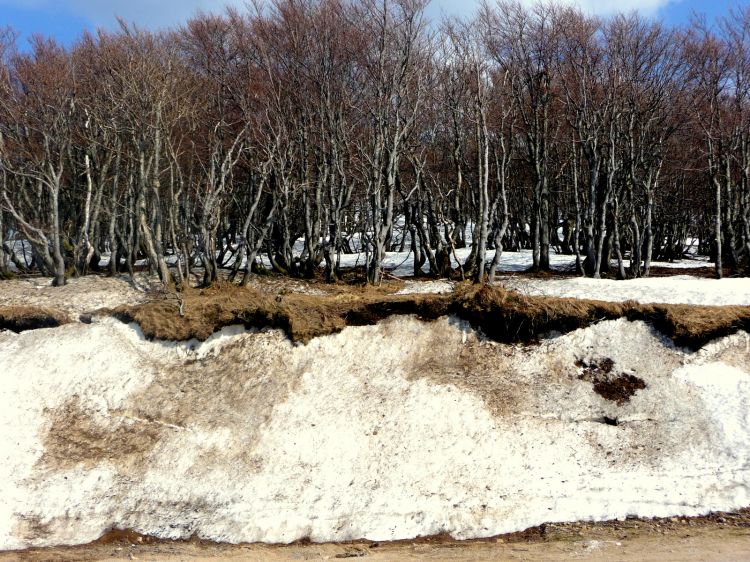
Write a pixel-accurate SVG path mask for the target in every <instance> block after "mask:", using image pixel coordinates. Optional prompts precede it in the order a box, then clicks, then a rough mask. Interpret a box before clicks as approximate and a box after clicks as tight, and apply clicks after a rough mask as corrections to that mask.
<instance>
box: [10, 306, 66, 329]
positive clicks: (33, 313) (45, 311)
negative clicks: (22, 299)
mask: <svg viewBox="0 0 750 562" xmlns="http://www.w3.org/2000/svg"><path fill="white" fill-rule="evenodd" d="M67 322H68V319H67V318H66V316H65V314H63V313H62V312H60V311H59V310H53V309H51V308H38V307H35V306H0V330H10V331H11V332H16V333H19V332H25V331H26V330H36V329H38V328H56V327H57V326H61V325H62V324H66V323H67Z"/></svg>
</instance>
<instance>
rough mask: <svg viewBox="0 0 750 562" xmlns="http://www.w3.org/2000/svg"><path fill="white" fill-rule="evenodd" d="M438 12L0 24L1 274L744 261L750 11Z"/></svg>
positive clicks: (605, 266) (364, 3)
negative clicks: (24, 41)
mask: <svg viewBox="0 0 750 562" xmlns="http://www.w3.org/2000/svg"><path fill="white" fill-rule="evenodd" d="M424 9H425V2H423V1H422V0H351V1H346V0H275V1H274V2H271V3H267V4H258V5H256V6H255V7H251V8H248V9H246V10H239V11H235V10H227V11H226V12H225V13H224V14H223V15H197V16H195V17H194V18H193V19H192V20H190V21H189V22H187V23H186V24H185V25H184V26H183V27H180V28H177V29H168V30H163V31H161V32H158V33H154V32H149V31H144V30H142V29H137V28H135V27H133V26H130V25H128V24H126V23H124V22H123V23H122V24H121V27H120V29H119V30H118V31H114V32H110V31H100V32H98V33H97V34H83V35H82V36H81V37H80V39H79V40H78V41H77V42H76V43H75V44H74V45H72V46H71V47H69V48H67V47H63V46H61V45H60V44H57V43H56V42H55V41H54V40H51V39H48V38H44V37H36V38H34V40H33V41H32V43H31V45H30V47H28V48H27V47H26V46H21V45H18V44H17V43H18V41H17V38H16V34H15V33H14V31H13V30H12V29H5V30H3V31H1V32H0V247H1V248H2V250H0V276H2V275H6V276H7V275H9V274H10V272H11V270H14V271H15V270H18V271H21V272H34V271H36V272H39V273H41V274H44V275H47V276H51V277H53V278H54V283H55V284H57V285H61V284H64V283H65V279H66V277H70V276H75V275H85V274H87V273H90V272H94V271H105V272H109V273H110V274H116V273H117V272H120V271H122V272H130V273H131V275H132V273H133V271H134V269H135V268H136V267H138V264H141V267H143V264H144V263H145V264H147V266H148V267H149V268H150V269H151V270H152V271H154V272H155V273H158V275H159V277H160V278H161V280H162V282H163V283H165V284H174V285H176V286H178V287H179V286H180V285H181V284H182V283H184V282H185V279H186V278H187V276H188V275H189V274H190V272H191V271H192V270H194V269H195V270H198V271H200V272H202V275H203V283H205V284H211V283H212V282H213V281H215V280H216V279H217V278H219V276H220V272H221V270H222V269H223V270H226V273H227V274H228V275H229V276H230V277H231V278H232V279H236V280H238V281H240V280H241V281H242V282H247V281H248V278H249V276H250V275H252V274H253V273H254V272H255V271H258V270H259V269H261V268H269V267H270V268H271V269H273V270H275V271H277V272H280V273H283V274H288V275H292V276H300V277H309V276H313V275H318V274H322V272H324V275H325V276H326V277H327V279H329V280H336V279H337V278H338V277H339V276H340V274H341V256H342V254H346V253H352V252H361V253H362V254H363V256H364V260H365V261H364V263H365V264H366V274H367V279H368V281H369V282H371V283H377V282H378V281H379V280H380V278H381V276H382V275H383V272H382V259H383V257H384V255H385V252H387V251H392V250H400V251H407V250H408V251H411V252H413V256H414V258H415V260H414V263H415V266H414V268H415V274H421V271H422V269H423V267H425V266H427V265H429V272H430V273H429V274H430V275H433V276H447V275H450V274H451V271H450V269H451V260H450V257H451V255H452V254H454V253H455V250H456V249H457V248H462V247H467V245H470V246H471V247H472V251H471V254H470V256H469V258H468V260H465V261H464V263H462V265H461V274H462V275H465V276H466V277H467V278H473V279H474V280H476V281H478V282H481V281H486V280H488V281H490V282H491V281H492V280H493V278H494V275H495V270H496V266H497V265H498V262H499V258H500V256H501V254H502V252H503V250H510V251H512V250H517V249H519V248H531V249H532V250H533V265H534V268H535V269H538V270H545V269H549V256H550V252H561V253H566V254H570V255H571V256H573V255H574V256H575V257H576V264H577V267H578V270H579V273H581V274H585V275H589V276H593V277H599V276H602V275H609V276H613V277H618V278H632V277H639V276H647V275H649V269H650V264H651V260H652V259H653V260H656V259H660V260H668V259H674V258H678V257H681V255H682V253H683V248H684V243H685V240H687V239H691V240H694V241H695V242H694V243H695V244H696V245H698V246H699V247H700V251H701V252H702V253H704V254H708V255H710V256H711V257H712V259H713V260H714V261H715V263H716V273H717V275H718V276H721V275H722V273H723V272H730V273H732V274H742V273H743V272H744V273H746V272H747V271H748V268H749V267H750V264H749V260H750V97H749V96H750V7H747V8H744V9H742V10H739V11H737V12H735V13H731V14H728V15H727V17H726V18H725V19H722V20H721V21H718V22H701V21H697V20H696V21H695V22H694V23H693V25H691V26H690V28H689V29H672V28H668V27H665V26H664V25H662V24H660V23H658V22H655V21H653V20H650V19H646V18H643V17H641V16H639V15H636V14H631V15H618V16H615V17H611V18H608V19H600V18H595V17H590V16H587V15H584V14H582V13H581V12H580V11H578V10H576V9H572V8H562V7H559V6H554V5H552V4H539V5H537V6H536V7H533V8H526V7H523V6H521V5H520V4H516V3H512V2H499V3H497V4H492V5H490V4H487V5H484V6H483V7H482V8H481V9H480V10H479V12H478V14H477V15H476V17H475V18H474V19H472V20H471V21H457V20H446V21H442V22H441V21H437V22H436V21H429V20H428V19H427V18H426V16H425V14H424ZM472 233H473V235H472ZM298 240H302V241H304V244H300V243H297V241H298ZM295 243H296V246H295ZM19 245H25V246H26V248H27V249H28V250H29V251H28V252H27V255H24V253H23V252H20V253H19V251H18V248H19ZM493 250H494V254H493V253H492V251H493ZM493 255H494V258H493V257H492V256H493ZM486 256H488V257H486ZM261 257H262V258H263V263H265V264H266V265H265V266H264V265H262V263H261V261H260V258H261ZM269 264H270V265H269Z"/></svg>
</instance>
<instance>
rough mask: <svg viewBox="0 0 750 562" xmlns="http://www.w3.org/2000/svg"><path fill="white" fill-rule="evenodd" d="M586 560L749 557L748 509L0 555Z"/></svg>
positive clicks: (139, 540)
mask: <svg viewBox="0 0 750 562" xmlns="http://www.w3.org/2000/svg"><path fill="white" fill-rule="evenodd" d="M360 557H366V558H367V559H368V560H373V561H376V560H393V561H396V560H398V561H412V560H450V561H466V562H468V561H484V560H487V561H489V560H493V561H496V560H511V561H512V560H526V561H529V562H541V561H552V560H587V561H592V562H605V561H606V562H615V561H623V562H630V561H632V562H649V561H653V562H657V561H658V562H667V561H675V562H678V561H679V562H692V561H712V562H713V561H727V562H730V561H731V562H738V561H744V560H748V561H750V514H749V513H748V512H743V513H740V514H734V515H727V514H717V515H714V516H711V517H708V518H698V519H685V518H671V519H661V520H649V521H643V520H628V521H621V522H611V523H601V524H585V523H576V524H567V525H551V524H550V525H545V526H543V527H541V528H536V529H532V530H529V531H526V532H524V533H515V534H513V535H506V536H503V537H499V538H494V539H488V540H478V541H464V542H459V541H453V540H450V539H448V538H443V537H437V538H430V539H420V540H415V541H401V542H397V543H373V542H369V541H360V542H354V543H347V544H293V545H289V546H268V545H257V544H254V545H217V544H211V543H205V542H201V541H189V542H166V541H153V540H151V539H148V538H146V537H140V536H138V535H135V534H133V533H118V534H116V535H112V536H109V537H107V538H106V539H104V540H100V541H97V542H96V543H93V544H90V545H85V546H79V547H66V548H52V549H36V550H29V551H24V552H6V553H0V562H11V561H13V562H16V561H18V562H53V561H54V562H73V561H86V562H88V561H103V560H112V561H114V560H149V561H154V562H177V561H183V560H184V561H190V562H197V561H221V560H243V561H248V562H254V561H258V562H261V561H263V562H265V561H268V562H281V561H292V560H295V561H296V560H337V559H346V558H360Z"/></svg>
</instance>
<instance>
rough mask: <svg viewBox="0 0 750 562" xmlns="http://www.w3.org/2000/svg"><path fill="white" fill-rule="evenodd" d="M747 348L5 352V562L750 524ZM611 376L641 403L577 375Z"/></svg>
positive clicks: (1, 416) (397, 346) (266, 347)
mask: <svg viewBox="0 0 750 562" xmlns="http://www.w3.org/2000/svg"><path fill="white" fill-rule="evenodd" d="M747 341H749V340H748V336H747V334H744V333H743V334H739V335H737V336H732V337H731V338H725V339H723V340H720V341H719V342H714V343H713V344H711V345H709V346H706V347H705V348H704V349H703V350H701V352H700V353H687V352H685V351H683V350H679V349H675V348H674V347H673V346H672V345H671V344H670V343H669V341H668V340H665V339H664V338H663V337H661V336H660V335H659V334H657V333H654V332H653V331H652V329H651V328H650V327H649V326H648V325H646V324H644V323H642V322H635V323H631V322H627V321H625V320H618V321H609V322H602V323H600V324H597V325H595V326H592V327H589V328H586V329H583V330H578V331H576V332H572V333H570V334H568V335H565V336H560V337H557V338H553V339H549V340H545V341H543V342H542V343H541V344H540V345H539V346H536V347H523V346H506V345H499V344H495V343H494V342H489V341H485V340H484V339H483V338H482V337H480V336H479V335H478V334H476V333H475V332H474V331H473V330H471V328H470V327H469V326H468V325H466V324H465V323H464V322H461V321H459V320H457V319H453V318H444V319H442V320H439V321H436V322H432V323H422V322H420V321H418V320H416V319H414V318H410V317H401V318H391V319H389V320H387V321H384V322H382V323H380V324H379V325H377V326H370V327H352V328H347V329H345V330H344V331H343V332H342V333H340V334H338V335H333V336H328V337H321V338H317V339H315V340H313V341H312V342H311V343H310V344H308V345H306V346H295V345H293V344H291V343H290V342H289V341H288V340H287V339H286V338H285V337H284V336H283V334H281V333H280V332H277V331H264V332H258V333H246V332H244V331H243V330H240V329H237V328H229V329H226V330H224V331H223V332H222V333H221V334H220V335H217V336H216V337H215V338H213V339H212V340H211V341H210V342H207V343H205V344H198V343H196V342H192V343H189V344H179V345H176V344H167V343H163V342H147V341H145V340H143V338H142V337H141V336H140V334H139V332H138V331H137V330H135V329H133V327H130V326H126V325H123V324H120V323H118V322H116V321H114V320H103V321H101V322H98V323H94V324H93V325H90V326H85V325H81V324H71V325H66V326H63V327H61V328H57V329H54V330H36V331H33V332H27V333H24V334H21V335H12V334H7V333H3V334H0V365H2V369H1V370H0V373H1V374H0V376H2V384H1V385H0V494H1V495H2V497H3V500H4V501H3V502H2V504H0V549H3V548H5V549H8V548H22V547H27V546H31V545H35V546H44V545H52V544H60V543H81V542H87V541H90V540H92V539H95V538H96V537H98V536H99V535H100V534H101V533H103V532H104V531H106V530H107V529H109V528H111V527H113V526H114V527H125V528H133V529H135V530H137V531H139V532H142V533H147V534H151V535H155V536H158V537H164V538H187V537H189V536H191V535H192V534H193V533H197V534H198V535H199V536H201V537H205V538H208V539H213V540H218V541H229V542H241V541H266V542H290V541H294V540H297V539H300V538H304V537H309V538H311V539H312V540H315V541H329V540H336V541H342V540H348V539H354V538H363V537H364V538H370V539H373V540H387V539H403V538H410V537H415V536H418V535H429V534H434V533H441V532H448V533H450V534H452V535H453V536H455V537H457V538H470V537H483V536H490V535H495V534H498V533H504V532H510V531H517V530H520V529H524V528H527V527H529V526H533V525H537V524H541V523H543V522H548V521H550V522H551V521H572V520H601V519H612V518H623V517H626V516H628V515H636V516H643V517H651V516H673V515H697V514H702V513H706V512H708V511H712V510H733V509H736V508H740V507H746V506H748V505H750V468H749V467H750V420H749V419H748V411H749V410H750V408H749V407H748V406H750V376H749V375H748V372H747V367H746V366H747V365H748V364H750V350H749V349H748V348H747ZM605 358H606V359H610V360H611V361H612V363H613V366H614V367H613V369H614V370H613V372H616V373H620V372H622V373H629V374H632V375H634V376H638V377H640V378H641V379H642V380H643V381H644V382H645V383H646V386H645V388H642V389H640V390H638V391H637V392H636V393H635V394H634V395H633V396H632V397H631V398H630V400H629V401H628V402H625V403H622V404H620V403H617V402H613V401H609V400H605V399H604V398H603V397H602V396H601V395H599V394H597V393H596V392H595V391H594V386H593V385H592V384H591V383H590V382H588V381H586V380H581V379H580V374H581V369H580V368H579V367H577V366H576V365H577V364H580V363H579V362H580V361H585V362H586V364H591V363H593V362H597V361H599V362H601V360H603V359H605ZM730 363H732V364H734V365H735V366H732V365H731V364H730ZM736 365H740V366H736ZM607 420H610V421H611V420H614V421H615V422H616V423H615V424H613V423H609V422H607Z"/></svg>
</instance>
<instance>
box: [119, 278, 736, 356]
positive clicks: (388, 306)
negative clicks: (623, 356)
mask: <svg viewBox="0 0 750 562" xmlns="http://www.w3.org/2000/svg"><path fill="white" fill-rule="evenodd" d="M181 301H182V312H183V314H182V315H181V314H180V306H179V304H178V302H177V301H176V300H175V299H165V300H157V301H153V302H149V303H146V304H142V305H137V306H122V307H119V308H117V309H115V310H114V311H112V313H113V314H114V315H115V316H116V317H117V318H119V319H121V320H123V321H125V322H137V323H138V324H140V326H141V328H142V329H143V332H144V334H145V335H146V337H148V338H157V339H165V340H187V339H192V338H196V339H198V340H205V339H206V338H208V337H209V336H210V335H211V334H213V333H214V332H216V331H217V330H219V329H221V328H223V327H224V326H228V325H231V324H243V325H244V326H246V327H248V328H264V327H269V328H279V329H281V330H283V331H284V332H286V334H287V335H288V336H289V338H290V339H291V340H293V341H295V342H303V343H304V342H308V341H310V340H311V339H312V338H315V337H319V336H323V335H328V334H333V333H337V332H339V331H341V330H342V329H344V328H345V327H346V326H363V325H371V324H375V323H377V322H378V321H380V320H382V319H384V318H387V317H389V316H392V315H406V314H411V315H416V316H418V317H420V318H422V319H424V320H434V319H437V318H439V317H441V316H445V315H448V314H453V315H456V316H458V317H460V318H463V319H465V320H468V321H469V322H470V323H471V324H472V325H474V326H475V327H477V328H480V329H481V330H482V331H483V332H484V333H485V334H486V335H487V336H488V337H490V338H492V339H494V340H496V341H499V342H506V343H510V342H517V341H522V342H528V341H532V340H534V339H536V338H538V337H539V335H540V334H545V333H548V332H552V331H557V332H561V333H567V332H570V331H572V330H576V329H578V328H584V327H586V326H590V325H591V324H594V323H596V322H599V321H601V320H614V319H617V318H627V319H629V320H631V321H633V320H643V321H646V322H649V323H651V324H652V325H653V326H654V327H655V328H656V329H658V330H659V331H661V332H662V333H664V334H665V335H667V336H668V337H670V338H672V340H673V341H674V342H675V343H676V344H677V345H680V346H685V347H691V348H694V349H697V348H700V347H701V346H702V345H704V344H705V343H707V342H708V341H710V340H712V339H714V338H717V337H721V336H725V335H728V334H731V333H734V332H736V331H737V330H741V329H743V330H748V331H750V307H747V306H723V307H709V306H689V305H642V304H639V303H636V302H633V301H627V302H622V303H613V302H605V301H596V300H584V299H572V298H557V297H536V296H533V297H532V296H524V295H521V294H519V293H516V292H514V291H509V290H506V289H503V288H499V287H489V286H483V287H474V286H471V285H466V284H464V285H460V286H459V287H458V288H457V289H456V292H455V293H453V294H450V295H435V294H426V295H420V294H410V295H395V294H392V291H389V290H388V289H385V290H381V289H373V288H352V287H349V288H346V289H341V290H339V291H337V292H335V293H332V294H326V295H309V294H291V293H286V294H285V293H283V292H280V293H278V294H277V295H275V296H274V295H272V294H269V293H264V292H260V291H258V290H255V289H250V288H243V287H239V286H236V285H219V286H216V287H212V288H208V289H202V290H195V289H191V290H187V291H186V292H184V293H183V295H182V297H181Z"/></svg>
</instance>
